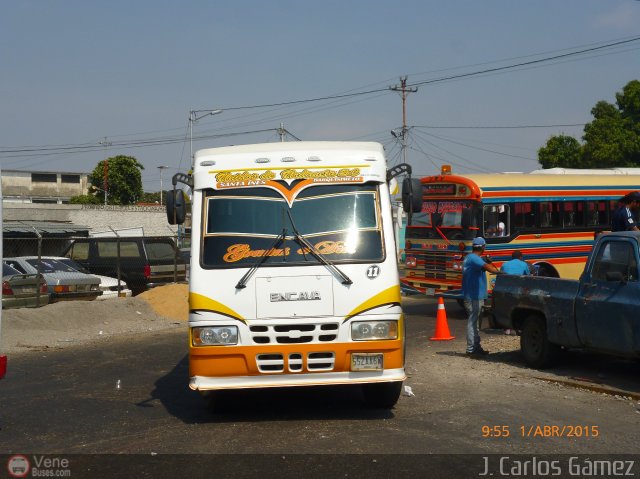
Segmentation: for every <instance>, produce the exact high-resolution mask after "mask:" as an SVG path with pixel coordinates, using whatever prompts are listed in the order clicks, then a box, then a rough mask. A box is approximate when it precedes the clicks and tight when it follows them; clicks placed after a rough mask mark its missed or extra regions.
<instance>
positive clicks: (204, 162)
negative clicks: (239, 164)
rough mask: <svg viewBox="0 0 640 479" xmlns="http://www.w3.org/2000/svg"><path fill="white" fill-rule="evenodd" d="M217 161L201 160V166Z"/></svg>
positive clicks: (213, 163)
mask: <svg viewBox="0 0 640 479" xmlns="http://www.w3.org/2000/svg"><path fill="white" fill-rule="evenodd" d="M215 164H216V162H215V161H213V160H205V161H201V162H200V166H213V165H215Z"/></svg>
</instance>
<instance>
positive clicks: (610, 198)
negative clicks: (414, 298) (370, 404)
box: [401, 165, 640, 297]
mask: <svg viewBox="0 0 640 479" xmlns="http://www.w3.org/2000/svg"><path fill="white" fill-rule="evenodd" d="M576 173H577V172H576V171H575V170H573V171H571V174H540V173H494V174H477V175H468V176H460V175H454V174H451V169H450V167H448V166H446V165H445V166H443V168H442V172H441V174H440V175H435V176H428V177H425V178H421V179H420V180H417V179H414V180H413V182H412V184H413V185H414V186H413V190H414V191H413V195H414V201H416V205H415V206H414V207H413V212H411V213H410V214H409V220H408V223H407V228H406V232H405V255H406V262H405V273H404V275H403V277H402V278H401V281H402V283H403V284H404V286H406V287H408V288H410V289H412V290H414V291H419V292H420V293H423V294H427V295H433V294H436V293H438V294H443V293H444V294H445V295H446V294H447V293H449V294H450V295H451V296H453V297H455V290H459V288H460V287H461V282H462V262H463V260H464V256H465V255H466V254H467V253H469V252H470V251H471V241H472V240H473V238H475V237H476V236H483V237H484V238H485V239H486V242H487V246H486V254H488V255H489V256H490V258H491V259H492V260H493V262H494V263H495V264H496V265H497V266H500V264H501V263H502V262H504V261H508V260H509V259H511V254H512V253H513V251H515V250H520V251H522V253H523V255H524V259H525V260H526V261H527V262H529V263H530V264H531V265H533V266H534V267H535V271H536V272H537V274H539V275H541V276H551V277H562V278H574V279H576V278H578V276H579V275H580V273H581V272H582V270H583V267H584V264H585V262H586V260H587V257H588V256H589V253H590V252H591V247H592V245H593V240H594V237H595V235H596V234H597V233H598V232H601V231H606V230H609V229H610V221H611V213H612V211H613V210H614V209H615V208H616V207H617V206H618V200H619V199H620V198H621V197H622V196H624V195H625V194H627V193H629V192H631V191H637V190H640V175H632V174H621V173H620V170H615V171H614V170H601V174H599V175H595V174H576ZM589 173H592V171H590V172H589ZM405 196H406V192H405ZM405 209H411V207H410V205H407V206H405Z"/></svg>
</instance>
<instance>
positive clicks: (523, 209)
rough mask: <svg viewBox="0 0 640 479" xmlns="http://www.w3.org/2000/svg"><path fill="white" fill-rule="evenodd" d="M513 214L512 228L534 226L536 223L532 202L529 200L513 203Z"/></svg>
mask: <svg viewBox="0 0 640 479" xmlns="http://www.w3.org/2000/svg"><path fill="white" fill-rule="evenodd" d="M514 210H515V214H514V216H513V218H514V222H515V224H514V228H534V227H535V225H536V216H535V211H534V209H533V204H532V203H530V202H526V203H516V204H515V205H514Z"/></svg>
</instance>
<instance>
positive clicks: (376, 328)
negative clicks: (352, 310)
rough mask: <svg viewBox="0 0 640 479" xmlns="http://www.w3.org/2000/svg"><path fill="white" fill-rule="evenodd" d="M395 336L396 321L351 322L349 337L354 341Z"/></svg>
mask: <svg viewBox="0 0 640 479" xmlns="http://www.w3.org/2000/svg"><path fill="white" fill-rule="evenodd" d="M397 338H398V322H397V321H355V322H353V323H351V339H353V340H354V341H371V340H377V339H397Z"/></svg>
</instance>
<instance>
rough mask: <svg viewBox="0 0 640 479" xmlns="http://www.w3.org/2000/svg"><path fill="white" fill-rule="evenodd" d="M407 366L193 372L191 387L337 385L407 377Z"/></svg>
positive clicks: (402, 379)
mask: <svg viewBox="0 0 640 479" xmlns="http://www.w3.org/2000/svg"><path fill="white" fill-rule="evenodd" d="M405 379H407V375H406V374H405V372H404V368H398V369H385V370H383V371H358V372H355V371H349V372H327V373H312V374H273V375H264V374H262V375H259V376H242V377H205V376H193V377H191V379H190V381H189V387H190V388H191V389H193V390H194V391H212V390H220V389H250V388H272V387H294V386H336V385H347V384H370V383H384V382H395V381H404V380H405Z"/></svg>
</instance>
